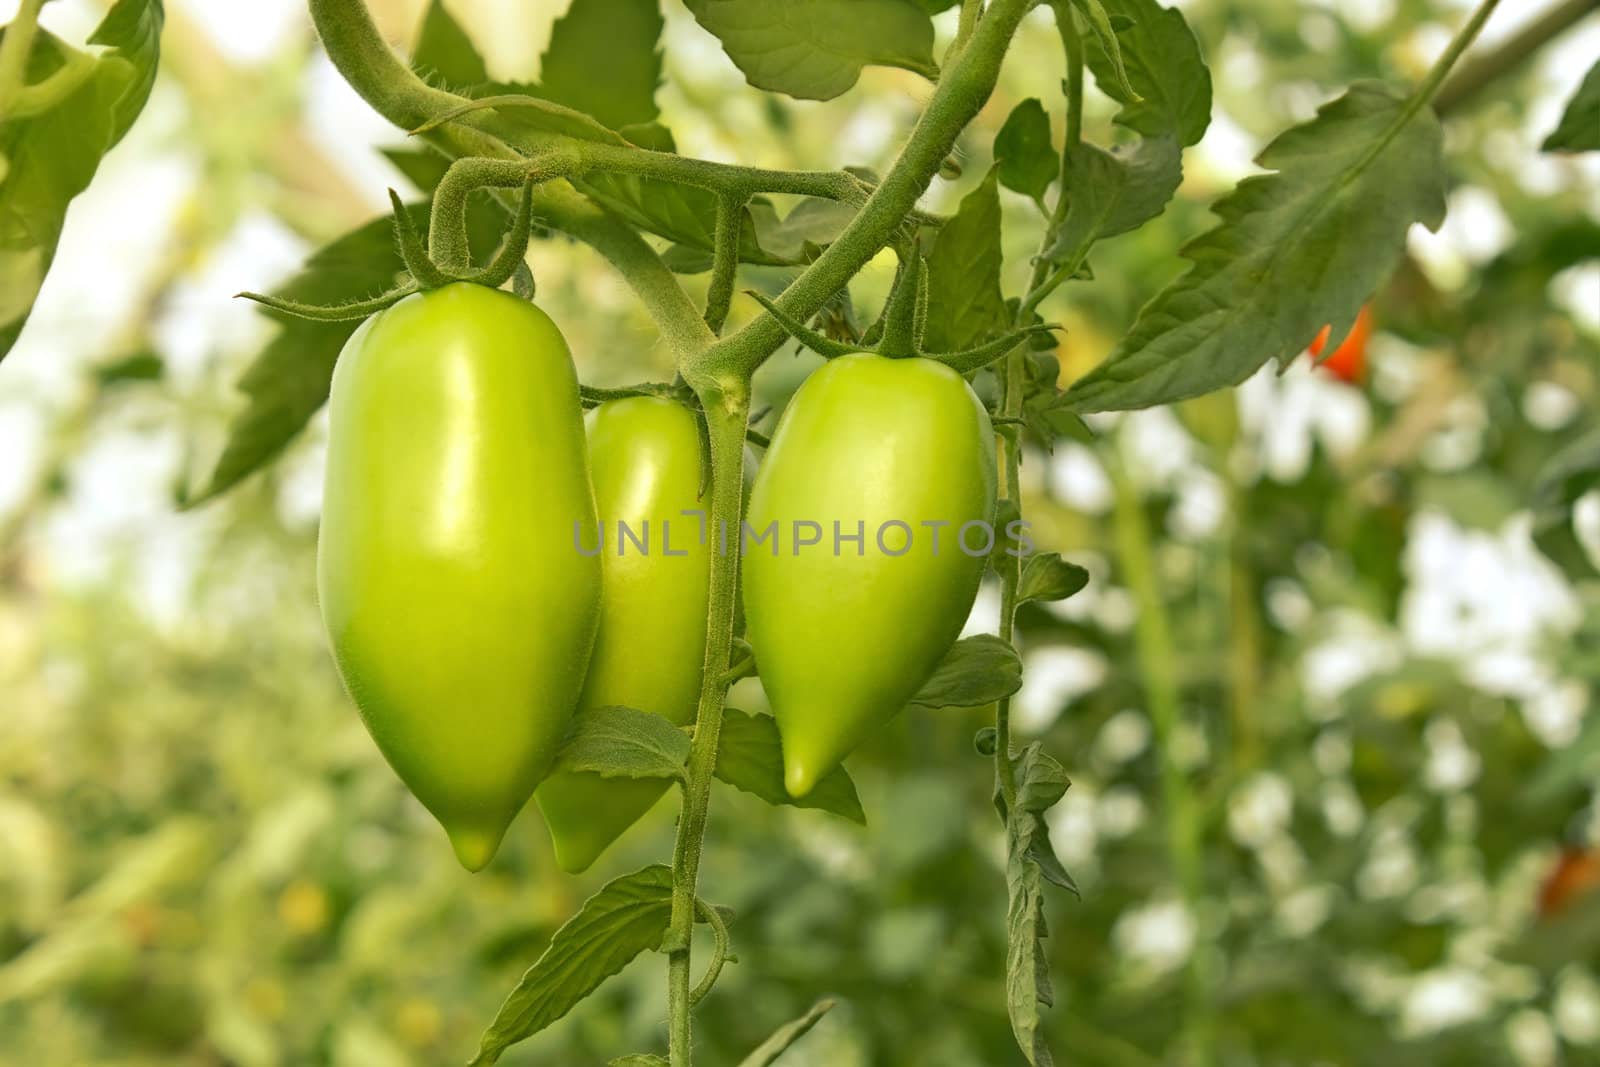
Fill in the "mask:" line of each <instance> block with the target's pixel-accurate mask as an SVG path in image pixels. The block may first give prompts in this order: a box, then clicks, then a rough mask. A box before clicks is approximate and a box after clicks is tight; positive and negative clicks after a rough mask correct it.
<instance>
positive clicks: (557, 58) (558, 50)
mask: <svg viewBox="0 0 1600 1067" xmlns="http://www.w3.org/2000/svg"><path fill="white" fill-rule="evenodd" d="M660 37H661V7H660V4H659V3H658V2H657V0H573V3H572V6H571V7H569V8H568V9H567V13H566V14H565V15H563V16H562V17H561V18H559V19H557V20H556V23H555V26H554V27H552V29H551V31H550V45H549V47H548V48H546V49H545V53H544V57H543V58H542V59H541V60H540V62H539V79H540V80H539V95H540V96H543V97H544V98H545V99H547V100H553V101H555V102H556V103H558V104H565V105H566V106H567V107H570V108H574V109H576V110H578V111H582V112H583V113H585V114H587V115H592V116H593V117H594V118H596V119H599V120H600V121H601V122H602V123H604V124H605V125H607V126H609V127H611V128H612V129H620V128H622V127H623V126H629V125H632V124H634V123H641V122H654V121H655V119H656V116H657V115H658V114H659V113H660V112H659V111H658V110H657V108H656V87H657V86H659V85H660V84H661V50H660V48H659V47H657V42H658V40H659V39H660Z"/></svg>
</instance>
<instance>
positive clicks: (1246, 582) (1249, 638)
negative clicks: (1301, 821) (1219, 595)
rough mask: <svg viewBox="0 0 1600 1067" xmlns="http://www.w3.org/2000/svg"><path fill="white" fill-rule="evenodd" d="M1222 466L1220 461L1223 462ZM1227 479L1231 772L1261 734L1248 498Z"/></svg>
mask: <svg viewBox="0 0 1600 1067" xmlns="http://www.w3.org/2000/svg"><path fill="white" fill-rule="evenodd" d="M1223 465H1224V467H1226V460H1224V464H1223ZM1226 477H1227V478H1228V510H1229V513H1230V515H1231V516H1232V519H1233V529H1232V532H1231V533H1230V535H1229V537H1228V557H1227V568H1228V579H1227V587H1228V633H1229V634H1230V638H1231V639H1230V641H1229V645H1228V676H1229V681H1230V684H1229V686H1228V688H1229V696H1230V698H1231V699H1230V705H1231V710H1232V722H1233V752H1234V765H1235V766H1234V772H1235V774H1237V773H1239V772H1241V771H1244V770H1247V769H1249V768H1252V767H1254V766H1255V765H1256V764H1257V763H1258V762H1259V761H1260V759H1261V731H1260V726H1259V722H1258V719H1257V715H1256V703H1257V700H1258V699H1259V691H1260V688H1261V615H1260V612H1259V611H1258V610H1257V608H1256V579H1255V572H1254V568H1252V567H1251V565H1250V551H1249V545H1248V543H1247V540H1246V533H1245V531H1246V530H1247V529H1248V496H1247V494H1246V492H1245V489H1244V487H1243V486H1241V485H1240V484H1239V480H1238V479H1237V478H1235V477H1233V476H1232V475H1231V474H1228V475H1226Z"/></svg>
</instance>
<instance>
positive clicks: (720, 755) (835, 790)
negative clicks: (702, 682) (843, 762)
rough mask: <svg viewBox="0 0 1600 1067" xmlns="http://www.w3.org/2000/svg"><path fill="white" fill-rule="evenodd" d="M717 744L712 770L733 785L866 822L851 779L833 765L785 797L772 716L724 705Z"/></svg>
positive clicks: (773, 799) (772, 800) (779, 801)
mask: <svg viewBox="0 0 1600 1067" xmlns="http://www.w3.org/2000/svg"><path fill="white" fill-rule="evenodd" d="M718 742H719V743H718V745H717V767H716V771H715V774H716V776H717V777H718V778H720V779H722V780H723V781H724V782H726V783H728V784H729V785H731V786H733V787H734V788H736V789H742V790H744V791H745V792H746V793H754V794H755V795H756V796H758V797H760V798H761V799H762V800H765V801H766V802H767V803H768V804H789V805H793V806H794V807H797V808H818V809H820V810H822V811H827V812H832V813H833V814H835V815H840V816H843V817H844V818H846V819H849V820H850V821H851V822H856V823H861V824H863V825H865V824H866V821H867V815H866V812H864V811H862V810H861V798H860V797H858V796H857V795H856V786H855V783H854V782H852V781H851V780H850V776H849V775H848V774H846V773H845V770H844V768H843V767H836V768H834V770H832V771H830V772H829V773H828V775H827V776H826V777H824V778H823V779H822V780H821V781H820V782H818V783H817V787H816V788H815V789H813V790H812V791H811V792H810V793H807V794H806V795H805V796H804V797H801V798H800V799H799V800H796V799H795V798H794V797H791V796H790V795H789V790H788V789H786V788H785V787H784V784H783V746H782V743H781V741H780V740H779V738H778V723H777V721H776V720H774V719H773V717H772V716H770V715H749V714H746V713H745V712H742V711H739V710H738V709H737V708H727V709H726V710H724V711H723V713H722V733H721V734H720V735H719V737H718Z"/></svg>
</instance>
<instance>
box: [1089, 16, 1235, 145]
mask: <svg viewBox="0 0 1600 1067" xmlns="http://www.w3.org/2000/svg"><path fill="white" fill-rule="evenodd" d="M1101 3H1102V4H1103V5H1104V7H1105V9H1106V11H1107V12H1108V13H1109V14H1110V16H1111V21H1112V23H1113V25H1117V24H1120V23H1125V22H1132V26H1130V27H1128V28H1126V29H1119V30H1118V32H1117V38H1116V39H1117V43H1118V45H1119V49H1120V50H1119V55H1120V57H1121V61H1122V69H1123V71H1124V72H1125V74H1126V77H1127V80H1128V83H1129V84H1130V85H1131V87H1132V89H1133V92H1132V93H1129V92H1128V91H1127V89H1125V88H1124V87H1123V86H1122V84H1121V79H1120V78H1119V77H1118V70H1117V64H1116V58H1115V57H1113V56H1112V55H1111V54H1109V53H1108V52H1107V51H1106V49H1105V47H1104V44H1103V41H1102V39H1101V38H1100V37H1099V36H1098V35H1096V36H1093V37H1091V38H1090V39H1089V41H1088V47H1087V48H1086V49H1085V55H1084V59H1085V61H1086V62H1087V63H1088V65H1089V69H1090V70H1092V71H1093V72H1094V78H1095V82H1096V84H1098V85H1099V86H1100V88H1101V90H1102V91H1103V92H1105V94H1106V95H1107V96H1109V97H1111V98H1112V99H1113V100H1115V101H1116V102H1117V103H1119V104H1121V105H1122V110H1121V111H1118V112H1117V114H1116V120H1115V121H1116V122H1117V123H1118V124H1119V125H1122V126H1126V127H1128V128H1129V129H1131V130H1136V131H1138V132H1139V133H1142V134H1144V136H1146V137H1167V136H1170V137H1173V138H1175V139H1176V140H1177V142H1178V144H1179V145H1181V146H1183V147H1188V146H1189V145H1192V144H1194V143H1196V142H1197V141H1199V140H1200V137H1201V135H1203V134H1204V133H1205V132H1206V127H1207V126H1208V125H1210V123H1211V72H1210V71H1208V70H1207V69H1206V65H1205V62H1204V61H1203V60H1202V59H1201V58H1200V45H1199V42H1197V41H1196V40H1195V37H1194V32H1193V31H1192V30H1190V29H1189V24H1188V23H1187V22H1185V21H1184V19H1183V16H1182V15H1181V14H1179V13H1178V12H1177V11H1174V10H1172V9H1170V8H1165V7H1162V6H1161V5H1160V4H1158V3H1156V0H1101Z"/></svg>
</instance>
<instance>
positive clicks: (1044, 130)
mask: <svg viewBox="0 0 1600 1067" xmlns="http://www.w3.org/2000/svg"><path fill="white" fill-rule="evenodd" d="M994 158H995V162H996V163H997V164H999V167H1000V184H1001V185H1003V186H1005V187H1006V188H1007V189H1010V190H1012V191H1013V192H1017V193H1021V194H1022V195H1023V196H1027V197H1032V198H1033V200H1034V201H1036V202H1037V203H1038V204H1039V206H1040V210H1043V208H1044V194H1045V190H1046V189H1049V188H1050V183H1051V182H1053V181H1055V180H1056V174H1057V172H1058V171H1059V169H1060V167H1061V161H1060V160H1059V159H1058V158H1057V156H1056V149H1055V145H1054V144H1053V143H1052V142H1051V140H1050V116H1049V115H1047V114H1045V110H1044V105H1043V104H1041V103H1040V102H1039V99H1038V97H1032V96H1030V97H1029V98H1028V99H1026V100H1024V101H1023V102H1022V103H1020V104H1018V105H1017V106H1016V107H1014V108H1012V109H1011V114H1010V115H1008V116H1006V124H1005V125H1004V126H1002V127H1000V132H999V133H997V134H995V138H994Z"/></svg>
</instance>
